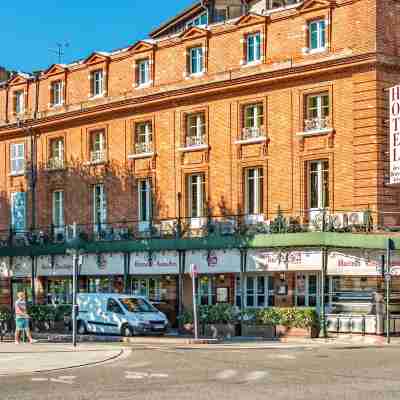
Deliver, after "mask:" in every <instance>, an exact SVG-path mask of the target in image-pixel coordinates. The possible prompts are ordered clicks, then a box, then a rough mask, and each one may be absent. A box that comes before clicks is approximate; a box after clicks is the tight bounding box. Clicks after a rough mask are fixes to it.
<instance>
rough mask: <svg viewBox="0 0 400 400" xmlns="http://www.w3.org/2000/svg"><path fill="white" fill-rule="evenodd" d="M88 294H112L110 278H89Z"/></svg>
mask: <svg viewBox="0 0 400 400" xmlns="http://www.w3.org/2000/svg"><path fill="white" fill-rule="evenodd" d="M88 291H89V293H112V292H114V290H113V282H112V280H111V279H110V278H106V277H104V278H89V282H88Z"/></svg>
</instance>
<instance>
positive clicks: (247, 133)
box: [242, 126, 265, 140]
mask: <svg viewBox="0 0 400 400" xmlns="http://www.w3.org/2000/svg"><path fill="white" fill-rule="evenodd" d="M263 136H265V129H264V127H263V126H260V127H255V126H254V127H250V128H243V130H242V140H249V139H258V138H260V137H263Z"/></svg>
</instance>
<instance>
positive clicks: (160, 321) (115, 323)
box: [77, 293, 169, 336]
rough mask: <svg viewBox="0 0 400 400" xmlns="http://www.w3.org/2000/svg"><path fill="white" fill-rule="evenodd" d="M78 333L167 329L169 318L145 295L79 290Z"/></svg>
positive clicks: (132, 333) (132, 332)
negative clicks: (82, 291)
mask: <svg viewBox="0 0 400 400" xmlns="http://www.w3.org/2000/svg"><path fill="white" fill-rule="evenodd" d="M78 307H79V313H78V318H77V319H78V333H79V334H84V333H105V334H117V335H122V336H134V335H139V334H144V333H151V332H153V333H159V334H160V333H161V334H163V333H165V332H166V330H167V328H168V325H169V323H168V319H167V317H166V316H165V314H163V313H162V312H160V311H158V310H157V309H156V308H155V307H154V306H153V305H152V304H151V303H150V302H149V301H148V300H147V298H145V297H142V296H131V295H124V294H116V293H112V294H106V293H79V294H78Z"/></svg>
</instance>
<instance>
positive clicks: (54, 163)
mask: <svg viewBox="0 0 400 400" xmlns="http://www.w3.org/2000/svg"><path fill="white" fill-rule="evenodd" d="M63 168H64V160H63V159H62V158H58V157H53V158H50V159H49V161H48V162H47V169H50V170H56V169H63Z"/></svg>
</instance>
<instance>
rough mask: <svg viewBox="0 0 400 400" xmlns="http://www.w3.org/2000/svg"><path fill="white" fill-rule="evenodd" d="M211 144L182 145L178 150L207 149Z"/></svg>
mask: <svg viewBox="0 0 400 400" xmlns="http://www.w3.org/2000/svg"><path fill="white" fill-rule="evenodd" d="M209 147H210V146H209V145H208V144H199V145H197V146H188V147H180V148H179V149H178V151H182V152H189V151H198V150H207V149H208V148H209Z"/></svg>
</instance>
